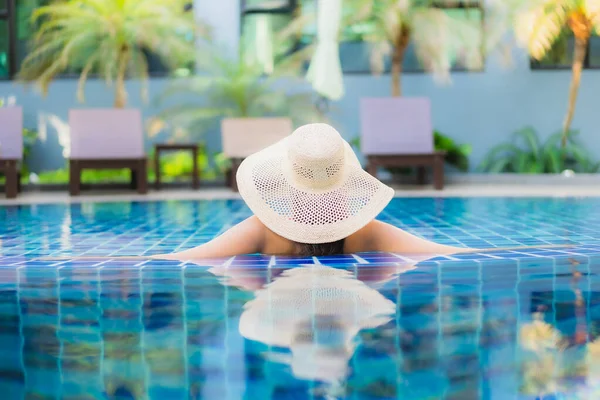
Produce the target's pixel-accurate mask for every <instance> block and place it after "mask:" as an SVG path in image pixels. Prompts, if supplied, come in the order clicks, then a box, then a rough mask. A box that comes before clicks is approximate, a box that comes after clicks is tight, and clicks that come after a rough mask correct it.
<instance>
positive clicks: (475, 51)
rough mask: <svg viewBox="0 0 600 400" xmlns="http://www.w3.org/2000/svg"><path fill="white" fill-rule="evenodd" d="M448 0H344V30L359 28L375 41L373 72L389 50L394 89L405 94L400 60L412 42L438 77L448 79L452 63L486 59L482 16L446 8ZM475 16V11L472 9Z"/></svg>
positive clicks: (478, 63)
mask: <svg viewBox="0 0 600 400" xmlns="http://www.w3.org/2000/svg"><path fill="white" fill-rule="evenodd" d="M445 4H447V5H452V4H457V2H456V1H448V0H437V1H435V0H345V1H344V9H343V16H342V31H344V30H352V31H355V32H360V33H361V35H360V36H361V37H362V39H363V40H366V41H367V42H370V43H372V45H373V51H372V57H371V64H372V69H373V71H374V72H382V71H383V68H384V59H385V56H388V55H391V73H392V95H393V96H401V95H402V85H401V74H402V64H403V62H404V56H405V53H406V50H407V48H408V45H409V44H410V43H411V41H412V43H413V44H414V46H415V50H416V54H417V57H418V58H419V61H420V62H421V64H422V65H423V66H424V67H425V69H426V70H427V71H429V72H432V73H433V74H434V76H435V77H436V78H441V79H443V80H448V79H449V73H450V70H451V68H452V64H453V63H455V62H457V61H458V62H460V63H461V64H463V65H464V66H465V67H467V68H469V69H470V68H479V67H480V66H481V64H482V50H483V46H482V42H481V37H482V36H481V21H480V19H479V18H478V17H477V18H472V19H471V18H468V17H467V18H465V17H464V13H462V14H461V15H460V16H459V14H455V13H452V12H447V10H444V9H443V8H441V6H444V5H445ZM473 16H475V14H473Z"/></svg>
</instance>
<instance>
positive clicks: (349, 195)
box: [237, 124, 394, 244]
mask: <svg viewBox="0 0 600 400" xmlns="http://www.w3.org/2000/svg"><path fill="white" fill-rule="evenodd" d="M237 183H238V188H239V191H240V194H241V196H242V198H243V199H244V200H245V201H246V204H248V207H250V209H251V210H252V212H254V214H255V215H256V216H257V217H258V219H259V220H260V221H261V222H262V223H263V224H265V226H266V227H267V228H269V229H270V230H272V231H273V232H275V233H277V234H278V235H280V236H282V237H284V238H286V239H289V240H292V241H294V242H298V243H307V244H318V243H331V242H335V241H338V240H341V239H344V238H346V237H348V236H350V235H351V234H353V233H354V232H356V231H358V230H359V229H361V228H362V227H364V226H365V225H367V224H368V223H369V222H370V221H372V220H373V219H374V218H375V217H376V216H377V215H378V214H379V213H380V212H381V211H382V210H383V209H384V208H385V206H386V205H387V204H388V203H389V202H390V200H391V199H392V197H393V196H394V190H393V189H392V188H390V187H388V186H386V185H384V184H383V183H381V182H380V181H379V180H377V179H376V178H374V177H373V176H371V175H370V174H368V173H367V172H365V171H364V170H363V169H362V167H361V165H360V162H359V161H358V159H357V158H356V155H355V154H354V152H353V151H352V148H351V147H350V145H349V144H348V143H347V142H346V141H345V140H344V139H343V138H342V137H341V135H340V134H339V133H338V132H337V131H336V130H335V129H334V128H333V127H331V126H329V125H327V124H310V125H304V126H302V127H300V128H298V129H296V130H295V131H294V132H293V133H292V134H291V135H290V136H288V137H287V138H285V139H283V140H281V141H279V142H277V143H275V144H274V145H272V146H269V147H267V148H265V149H264V150H261V151H259V152H258V153H255V154H253V155H251V156H250V157H248V158H246V159H245V160H244V161H243V162H242V164H241V165H240V167H239V169H238V172H237Z"/></svg>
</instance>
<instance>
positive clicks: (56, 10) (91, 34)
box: [19, 0, 205, 101]
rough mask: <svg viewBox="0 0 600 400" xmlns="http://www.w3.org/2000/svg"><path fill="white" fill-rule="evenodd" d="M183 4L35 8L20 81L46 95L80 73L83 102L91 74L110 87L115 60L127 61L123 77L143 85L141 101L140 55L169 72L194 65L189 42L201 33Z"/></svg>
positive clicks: (147, 1) (143, 65)
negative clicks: (54, 84) (64, 76)
mask: <svg viewBox="0 0 600 400" xmlns="http://www.w3.org/2000/svg"><path fill="white" fill-rule="evenodd" d="M186 3H187V1H186V0H143V1H142V0H72V1H69V2H56V3H52V4H50V5H47V6H44V7H40V8H38V9H37V10H36V11H34V13H33V15H32V22H33V23H34V24H37V25H38V27H37V29H36V34H35V35H34V37H33V40H32V42H31V46H32V48H33V51H32V52H30V54H29V56H28V57H27V58H26V59H25V60H24V62H23V64H22V67H21V71H20V73H19V77H20V78H21V79H22V80H25V81H27V82H37V83H38V84H39V85H40V86H41V87H42V90H43V91H44V92H46V91H47V89H48V85H49V84H50V82H51V81H52V80H53V79H54V77H55V76H56V75H58V74H60V73H62V72H64V71H67V70H69V71H79V73H80V84H79V91H78V97H79V99H80V100H81V101H83V96H82V90H83V89H82V87H83V84H84V83H85V81H86V79H87V76H88V75H89V74H90V73H92V72H98V73H101V74H102V75H103V76H104V78H105V80H106V82H107V84H110V83H111V82H112V81H113V80H114V79H115V77H116V74H117V65H119V63H120V61H119V60H120V59H122V58H123V57H129V56H130V55H131V60H130V63H129V64H130V65H129V67H128V68H127V72H128V75H129V76H131V77H138V78H141V79H142V81H143V85H142V96H143V97H146V92H147V85H146V81H147V77H148V63H147V60H146V55H145V52H151V53H153V54H156V55H157V56H158V57H159V58H160V59H161V60H162V61H163V64H164V65H165V66H167V67H169V68H170V69H174V68H177V67H178V66H181V65H182V64H190V63H191V62H193V61H194V60H193V56H194V54H195V44H194V40H195V38H196V37H197V36H198V35H199V34H202V33H204V32H205V30H204V29H203V27H202V26H201V25H198V24H197V23H196V22H195V21H194V18H193V16H192V13H187V12H186V11H185V9H184V6H185V4H186ZM122 49H127V50H128V51H122ZM90 60H94V62H91V61H90ZM121 64H123V62H121Z"/></svg>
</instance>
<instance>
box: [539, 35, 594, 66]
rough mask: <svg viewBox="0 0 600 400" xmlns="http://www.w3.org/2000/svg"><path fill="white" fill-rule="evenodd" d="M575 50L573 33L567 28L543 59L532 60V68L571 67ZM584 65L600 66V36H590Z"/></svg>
mask: <svg viewBox="0 0 600 400" xmlns="http://www.w3.org/2000/svg"><path fill="white" fill-rule="evenodd" d="M574 51H575V38H574V37H573V33H572V32H571V31H568V30H565V31H564V32H563V33H562V34H561V35H560V36H559V37H558V39H557V40H556V42H554V45H553V46H552V48H551V49H550V50H549V51H548V52H547V53H546V56H545V57H544V58H543V59H541V60H539V61H538V60H534V59H532V60H531V69H546V70H547V69H570V68H571V66H572V64H573V53H574ZM583 67H584V68H586V69H598V68H600V37H598V36H592V37H591V38H590V41H589V43H588V48H587V53H586V57H585V60H584V62H583Z"/></svg>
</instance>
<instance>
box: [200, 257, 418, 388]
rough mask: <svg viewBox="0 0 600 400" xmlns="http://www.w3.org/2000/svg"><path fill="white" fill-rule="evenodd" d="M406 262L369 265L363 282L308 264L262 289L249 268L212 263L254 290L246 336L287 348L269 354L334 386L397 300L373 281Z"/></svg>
mask: <svg viewBox="0 0 600 400" xmlns="http://www.w3.org/2000/svg"><path fill="white" fill-rule="evenodd" d="M413 268H414V267H413V266H412V265H407V266H391V265H387V266H371V267H369V270H370V271H371V273H370V274H369V275H368V278H365V281H364V282H363V281H361V280H358V279H356V278H355V277H354V276H353V274H352V273H351V272H349V271H346V270H341V269H335V268H331V267H327V266H324V265H308V266H302V267H296V268H293V269H287V270H283V271H280V272H279V274H278V275H277V276H276V277H275V278H274V279H273V280H272V282H270V283H267V284H266V285H264V287H263V288H260V284H258V282H256V281H254V280H251V279H248V274H247V271H243V270H240V269H225V268H213V269H212V270H211V272H212V273H214V274H216V275H222V276H224V277H225V284H229V285H232V284H233V285H235V286H238V287H241V288H244V289H247V290H252V291H254V293H255V298H254V299H253V300H250V301H249V302H248V303H246V305H245V307H244V311H243V313H242V315H241V317H240V326H239V329H240V333H241V334H242V336H244V337H245V338H247V339H250V340H254V341H258V342H262V343H264V344H267V345H269V346H274V347H277V348H282V349H286V350H289V352H288V351H284V352H282V351H279V352H271V353H269V354H268V355H267V358H268V359H270V360H271V361H274V362H280V363H284V364H287V365H289V366H290V367H291V369H292V373H293V374H294V376H295V377H297V378H300V379H307V380H317V381H321V382H325V383H328V384H331V385H334V386H336V385H337V384H339V383H341V382H342V381H343V380H345V378H346V377H347V376H348V374H349V370H348V363H349V361H350V359H351V358H352V356H353V354H354V351H355V349H356V346H357V341H356V338H357V335H358V333H359V332H360V331H361V330H363V329H372V328H376V327H378V326H381V325H383V324H385V323H387V322H388V321H390V319H391V317H392V316H393V315H394V314H395V312H396V305H395V304H394V303H393V302H392V301H390V300H388V299H386V298H385V297H384V296H383V295H382V294H381V293H379V292H378V291H377V290H375V289H373V286H378V285H382V284H384V283H385V282H387V281H389V280H391V279H393V278H394V277H395V276H396V275H397V274H398V273H400V272H405V271H407V270H411V269H413Z"/></svg>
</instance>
